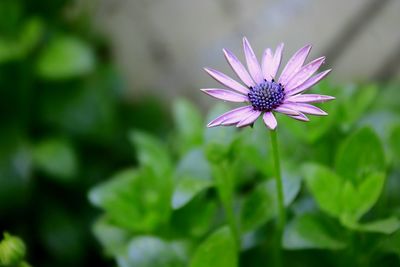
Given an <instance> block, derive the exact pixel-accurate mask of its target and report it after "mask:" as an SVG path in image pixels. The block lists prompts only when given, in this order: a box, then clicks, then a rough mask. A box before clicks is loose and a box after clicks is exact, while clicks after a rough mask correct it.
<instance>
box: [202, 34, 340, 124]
mask: <svg viewBox="0 0 400 267" xmlns="http://www.w3.org/2000/svg"><path fill="white" fill-rule="evenodd" d="M243 49H244V54H245V57H246V63H247V69H248V71H247V69H246V68H245V67H244V66H243V64H242V63H241V62H240V61H239V60H238V59H237V57H236V56H235V55H234V54H233V53H232V52H230V51H229V50H227V49H223V51H224V54H225V57H226V59H227V61H228V63H229V64H230V66H231V67H232V69H233V71H234V72H235V73H236V74H237V76H238V77H239V78H240V79H241V80H242V82H243V84H241V83H239V82H237V81H235V80H233V79H232V78H230V77H228V76H227V75H225V74H223V73H221V72H219V71H217V70H214V69H211V68H205V71H206V72H207V73H208V74H209V75H210V76H211V77H213V78H214V79H215V80H217V81H218V82H220V83H221V84H222V85H224V86H225V87H226V88H229V89H216V88H209V89H201V90H202V91H203V92H204V93H206V94H208V95H210V96H212V97H215V98H218V99H222V100H225V101H230V102H244V103H247V104H248V105H246V106H242V107H239V108H236V109H233V110H231V111H228V112H226V113H224V114H222V115H221V116H219V117H218V118H216V119H214V120H213V121H211V122H210V123H209V124H208V125H207V126H208V127H215V126H220V125H223V126H227V125H236V127H245V126H248V125H252V124H253V123H254V121H255V120H256V119H257V118H258V117H259V116H261V115H262V117H263V120H264V123H265V125H266V126H267V127H268V128H270V129H272V130H273V129H275V128H276V126H277V121H276V119H275V116H274V112H279V113H283V114H285V115H287V116H289V117H291V118H294V119H297V120H300V121H309V119H308V118H307V116H306V115H305V114H310V115H320V116H323V115H328V114H327V113H326V112H325V111H323V110H321V109H320V108H317V107H315V106H313V105H311V104H309V103H319V102H325V101H329V100H333V99H335V98H334V97H332V96H327V95H317V94H303V92H304V91H305V90H307V89H309V88H310V87H312V86H314V85H315V84H316V83H318V82H319V81H320V80H322V79H323V78H325V76H326V75H328V73H329V72H330V71H331V70H330V69H329V70H325V71H323V72H320V73H318V74H316V75H314V76H313V74H314V73H315V72H316V71H317V70H318V69H319V67H320V66H321V65H322V64H323V63H324V62H325V57H320V58H317V59H315V60H313V61H311V62H310V63H308V64H306V65H304V66H303V64H304V61H305V60H306V58H307V55H308V54H309V53H310V50H311V45H306V46H304V47H303V48H301V49H300V50H298V51H297V52H296V53H295V54H294V55H293V56H292V58H291V59H290V60H289V61H288V63H287V64H286V66H285V68H284V69H283V71H282V73H281V75H280V76H279V79H278V78H276V75H277V72H278V69H279V65H280V64H281V59H282V51H283V43H281V44H280V45H278V47H277V48H276V50H275V53H273V52H272V51H271V49H269V48H267V49H266V50H265V51H264V54H263V57H262V62H261V66H260V64H259V62H258V60H257V58H256V56H255V54H254V52H253V49H252V48H251V46H250V44H249V41H248V40H247V39H246V37H244V38H243ZM232 90H234V91H232Z"/></svg>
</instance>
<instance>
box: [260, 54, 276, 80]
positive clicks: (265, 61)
mask: <svg viewBox="0 0 400 267" xmlns="http://www.w3.org/2000/svg"><path fill="white" fill-rule="evenodd" d="M273 60H274V57H273V55H272V51H271V49H270V48H267V49H265V51H264V53H263V57H262V62H261V67H262V72H263V75H264V79H266V80H268V81H270V80H272V79H274V78H275V77H274V75H272V65H273Z"/></svg>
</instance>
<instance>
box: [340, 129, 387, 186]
mask: <svg viewBox="0 0 400 267" xmlns="http://www.w3.org/2000/svg"><path fill="white" fill-rule="evenodd" d="M335 169H336V171H337V173H338V174H339V175H341V176H342V177H343V178H345V179H347V180H349V181H352V182H353V183H354V184H357V183H360V182H361V181H362V180H363V178H364V177H365V176H366V175H368V174H370V173H371V172H383V171H385V154H384V151H383V147H382V144H381V142H380V140H379V137H378V136H377V135H376V134H375V133H374V132H373V130H372V129H371V128H368V127H365V128H362V129H360V130H358V131H356V132H355V133H353V134H352V135H351V136H349V137H348V138H347V139H346V140H345V141H344V142H343V144H342V146H341V147H340V149H339V151H338V153H337V155H336V164H335Z"/></svg>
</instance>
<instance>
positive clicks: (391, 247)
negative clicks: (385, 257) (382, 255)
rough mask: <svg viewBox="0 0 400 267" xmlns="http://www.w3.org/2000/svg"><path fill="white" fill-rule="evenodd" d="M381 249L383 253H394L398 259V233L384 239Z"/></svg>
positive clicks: (399, 238)
mask: <svg viewBox="0 0 400 267" xmlns="http://www.w3.org/2000/svg"><path fill="white" fill-rule="evenodd" d="M381 249H382V250H383V251H384V252H388V253H394V254H397V256H398V257H400V231H397V232H396V233H394V234H393V235H390V236H388V237H387V238H386V239H384V240H383V241H382V243H381Z"/></svg>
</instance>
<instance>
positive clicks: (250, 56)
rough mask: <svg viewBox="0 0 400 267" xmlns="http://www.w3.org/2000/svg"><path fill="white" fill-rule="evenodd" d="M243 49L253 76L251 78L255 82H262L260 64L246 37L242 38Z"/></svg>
mask: <svg viewBox="0 0 400 267" xmlns="http://www.w3.org/2000/svg"><path fill="white" fill-rule="evenodd" d="M243 49H244V55H245V57H246V62H247V67H248V69H249V72H250V75H251V77H253V80H254V81H255V82H256V83H257V84H260V83H262V82H263V81H264V78H263V75H262V72H261V68H260V64H259V63H258V60H257V57H256V55H255V54H254V51H253V49H252V48H251V46H250V43H249V41H248V40H247V38H246V37H244V38H243Z"/></svg>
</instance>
